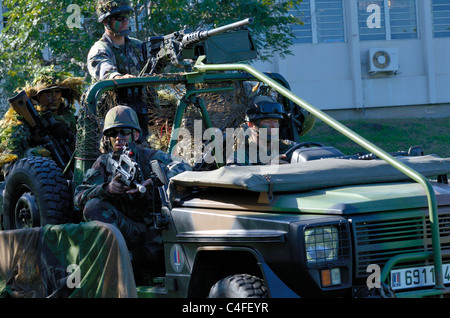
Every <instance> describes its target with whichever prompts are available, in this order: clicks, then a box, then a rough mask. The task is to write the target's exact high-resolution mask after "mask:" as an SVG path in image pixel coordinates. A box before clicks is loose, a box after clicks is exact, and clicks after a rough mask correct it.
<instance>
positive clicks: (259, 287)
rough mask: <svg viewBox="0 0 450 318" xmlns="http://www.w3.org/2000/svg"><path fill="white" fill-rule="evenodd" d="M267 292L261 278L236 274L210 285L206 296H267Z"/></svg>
mask: <svg viewBox="0 0 450 318" xmlns="http://www.w3.org/2000/svg"><path fill="white" fill-rule="evenodd" d="M268 294H269V293H268V291H267V287H266V284H265V283H264V281H263V280H262V279H261V278H259V277H256V276H252V275H248V274H237V275H231V276H228V277H225V278H223V279H221V280H219V281H218V282H217V283H216V284H215V285H214V286H213V287H211V290H210V292H209V295H208V298H267V297H268V296H269V295H268Z"/></svg>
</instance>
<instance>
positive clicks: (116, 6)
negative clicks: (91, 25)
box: [96, 0, 133, 23]
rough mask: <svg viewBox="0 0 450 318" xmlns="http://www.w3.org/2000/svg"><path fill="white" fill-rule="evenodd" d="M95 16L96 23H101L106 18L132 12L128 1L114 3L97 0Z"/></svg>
mask: <svg viewBox="0 0 450 318" xmlns="http://www.w3.org/2000/svg"><path fill="white" fill-rule="evenodd" d="M96 11H97V16H98V22H100V23H101V22H103V21H104V20H105V19H106V18H108V17H110V16H113V15H116V14H119V13H124V12H132V11H133V8H131V6H130V4H129V2H128V1H114V0H98V1H97V8H96Z"/></svg>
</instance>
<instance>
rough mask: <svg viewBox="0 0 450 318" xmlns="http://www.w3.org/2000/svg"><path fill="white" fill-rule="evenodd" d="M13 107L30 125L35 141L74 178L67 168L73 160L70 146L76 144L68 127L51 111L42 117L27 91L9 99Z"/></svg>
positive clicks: (69, 176)
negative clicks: (56, 118) (57, 119)
mask: <svg viewBox="0 0 450 318" xmlns="http://www.w3.org/2000/svg"><path fill="white" fill-rule="evenodd" d="M8 102H9V103H10V105H11V107H12V108H13V109H14V110H15V111H16V112H17V113H18V114H19V115H20V116H22V117H23V118H24V119H25V121H26V122H27V123H28V124H29V125H30V127H31V132H32V133H33V141H34V142H35V143H36V144H38V145H40V146H42V147H44V148H46V149H47V150H49V151H50V153H51V155H52V159H53V160H54V161H55V162H56V164H57V165H58V166H59V167H60V168H61V169H62V170H63V171H65V170H67V172H65V173H66V174H67V175H68V176H67V177H68V178H70V179H71V178H72V172H71V171H70V170H69V169H66V166H67V165H68V164H69V162H70V161H71V159H72V154H73V152H72V150H71V148H70V147H69V144H71V143H74V140H75V139H74V136H73V134H72V133H71V132H70V131H68V130H67V127H65V126H62V124H61V123H58V122H57V121H56V120H55V118H53V115H52V114H51V112H50V111H47V112H44V113H43V114H42V116H41V115H39V113H38V112H37V110H36V108H34V106H33V103H32V102H31V100H30V99H29V98H28V95H27V94H26V93H25V91H21V92H20V93H19V94H17V95H16V96H14V97H12V98H10V99H8Z"/></svg>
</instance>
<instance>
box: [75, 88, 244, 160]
mask: <svg viewBox="0 0 450 318" xmlns="http://www.w3.org/2000/svg"><path fill="white" fill-rule="evenodd" d="M212 87H220V88H221V89H222V88H226V87H228V88H229V89H228V90H226V91H221V92H212V93H210V92H208V93H201V94H199V95H198V97H200V98H202V100H203V101H204V104H205V107H206V108H207V110H208V114H209V117H210V120H211V124H212V126H213V127H216V128H218V129H221V130H222V131H223V132H224V131H225V129H226V128H229V127H234V128H236V127H239V126H241V125H242V123H243V122H244V118H245V110H246V108H247V105H248V102H249V95H250V93H249V92H250V91H251V87H250V85H248V83H242V82H222V83H218V84H204V83H202V84H196V89H200V90H202V89H211V88H212ZM249 87H250V88H249ZM184 91H185V89H184V86H183V85H164V86H160V87H158V88H157V93H158V97H159V105H154V103H150V102H147V105H148V113H149V126H148V127H149V137H148V146H150V147H152V148H154V149H160V150H163V151H167V150H168V147H169V143H170V136H171V129H172V124H173V122H174V118H175V113H176V110H177V105H178V100H179V99H180V98H181V97H182V96H183V95H184ZM83 97H85V96H83ZM149 99H150V98H149ZM82 105H85V98H83V100H82ZM116 105H117V98H116V95H115V93H114V91H110V92H107V93H105V94H103V96H102V98H101V99H100V101H99V102H98V103H97V110H98V115H94V114H93V113H92V112H91V111H90V110H89V108H88V107H82V108H81V109H80V112H79V121H78V127H77V130H78V132H79V133H78V134H77V136H78V140H77V157H81V158H84V159H88V160H95V158H97V157H98V156H99V154H100V151H99V145H100V139H101V133H102V127H103V118H104V115H105V114H106V112H107V111H108V110H109V109H111V108H112V107H114V106H116ZM196 120H201V116H200V111H199V110H198V109H197V107H195V106H194V105H189V106H188V107H187V109H186V111H185V115H184V116H183V121H182V125H181V128H186V129H188V130H189V132H190V134H191V136H194V123H195V121H196ZM204 129H205V127H204V126H203V127H202V132H203V130H204ZM81 136H84V137H83V138H80V137H81ZM206 141H209V140H206ZM204 142H205V141H204ZM183 147H185V145H183V144H182V142H180V147H179V148H183ZM175 154H176V155H178V156H180V157H182V158H183V159H185V160H187V161H192V160H191V159H192V158H184V154H183V153H182V152H175ZM194 155H195V154H194Z"/></svg>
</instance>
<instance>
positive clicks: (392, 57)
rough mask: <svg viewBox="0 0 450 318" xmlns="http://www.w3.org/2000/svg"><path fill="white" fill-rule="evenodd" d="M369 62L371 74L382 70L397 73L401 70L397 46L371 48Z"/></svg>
mask: <svg viewBox="0 0 450 318" xmlns="http://www.w3.org/2000/svg"><path fill="white" fill-rule="evenodd" d="M367 62H368V63H367V64H368V71H369V75H375V74H377V73H381V72H382V73H388V74H397V73H398V71H399V66H398V52H397V49H396V48H383V49H370V50H369V52H368V61H367Z"/></svg>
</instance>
